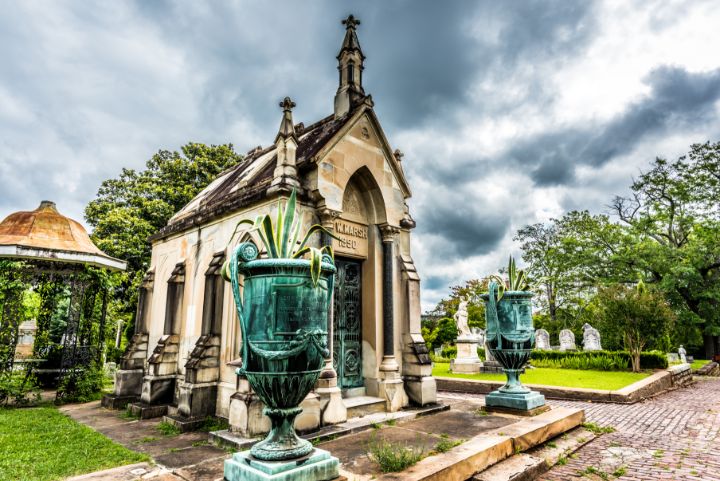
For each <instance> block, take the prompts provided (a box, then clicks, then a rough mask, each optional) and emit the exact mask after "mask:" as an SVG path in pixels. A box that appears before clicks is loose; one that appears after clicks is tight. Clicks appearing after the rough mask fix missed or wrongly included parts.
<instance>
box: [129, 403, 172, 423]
mask: <svg viewBox="0 0 720 481" xmlns="http://www.w3.org/2000/svg"><path fill="white" fill-rule="evenodd" d="M128 410H129V411H130V414H132V415H133V416H135V417H137V418H140V419H152V418H159V417H160V416H164V415H166V414H167V412H168V405H167V404H145V403H143V402H138V403H132V404H128Z"/></svg>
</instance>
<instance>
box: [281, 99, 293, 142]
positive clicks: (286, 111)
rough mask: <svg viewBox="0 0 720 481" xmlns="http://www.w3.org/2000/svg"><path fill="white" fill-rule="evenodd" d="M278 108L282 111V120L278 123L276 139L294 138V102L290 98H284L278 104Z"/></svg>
mask: <svg viewBox="0 0 720 481" xmlns="http://www.w3.org/2000/svg"><path fill="white" fill-rule="evenodd" d="M280 107H281V108H282V109H283V118H282V121H281V122H280V130H279V131H278V137H282V138H285V139H286V138H288V137H295V124H293V118H292V109H293V108H294V107H295V102H293V101H292V99H291V98H290V97H285V98H284V99H283V101H282V102H280Z"/></svg>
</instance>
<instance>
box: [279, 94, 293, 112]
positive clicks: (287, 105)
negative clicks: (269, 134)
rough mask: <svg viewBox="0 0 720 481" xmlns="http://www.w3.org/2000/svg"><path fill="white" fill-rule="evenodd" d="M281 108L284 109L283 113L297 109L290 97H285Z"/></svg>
mask: <svg viewBox="0 0 720 481" xmlns="http://www.w3.org/2000/svg"><path fill="white" fill-rule="evenodd" d="M280 107H282V109H283V112H290V111H292V109H293V108H295V102H293V101H292V99H291V98H290V97H285V98H284V99H283V101H282V102H280Z"/></svg>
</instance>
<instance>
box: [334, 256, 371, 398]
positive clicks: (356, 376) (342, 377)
mask: <svg viewBox="0 0 720 481" xmlns="http://www.w3.org/2000/svg"><path fill="white" fill-rule="evenodd" d="M335 266H336V267H337V273H336V274H335V296H334V301H333V309H334V311H333V365H334V366H335V371H336V372H337V375H338V384H339V386H340V388H342V389H347V388H353V387H362V386H363V385H364V384H363V375H362V315H361V314H362V311H361V303H360V301H361V295H360V294H361V285H362V275H361V274H362V271H361V268H360V263H359V262H356V261H349V260H340V259H336V260H335Z"/></svg>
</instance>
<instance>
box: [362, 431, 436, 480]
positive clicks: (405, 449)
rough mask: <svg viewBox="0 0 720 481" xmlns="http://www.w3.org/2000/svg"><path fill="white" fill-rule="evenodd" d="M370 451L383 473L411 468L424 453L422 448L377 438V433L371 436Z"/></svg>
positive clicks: (370, 455) (371, 456)
mask: <svg viewBox="0 0 720 481" xmlns="http://www.w3.org/2000/svg"><path fill="white" fill-rule="evenodd" d="M368 451H369V455H368V456H369V458H370V460H371V461H373V462H375V463H377V464H378V466H380V470H381V471H382V472H383V473H395V472H398V471H402V470H403V469H406V468H409V467H410V466H412V465H413V464H415V463H417V462H418V461H420V460H421V459H422V458H423V455H424V450H423V449H422V448H416V447H412V446H408V445H407V444H403V443H393V442H391V441H386V440H384V439H377V438H376V437H375V435H373V436H372V437H371V438H370V442H369V443H368Z"/></svg>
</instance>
